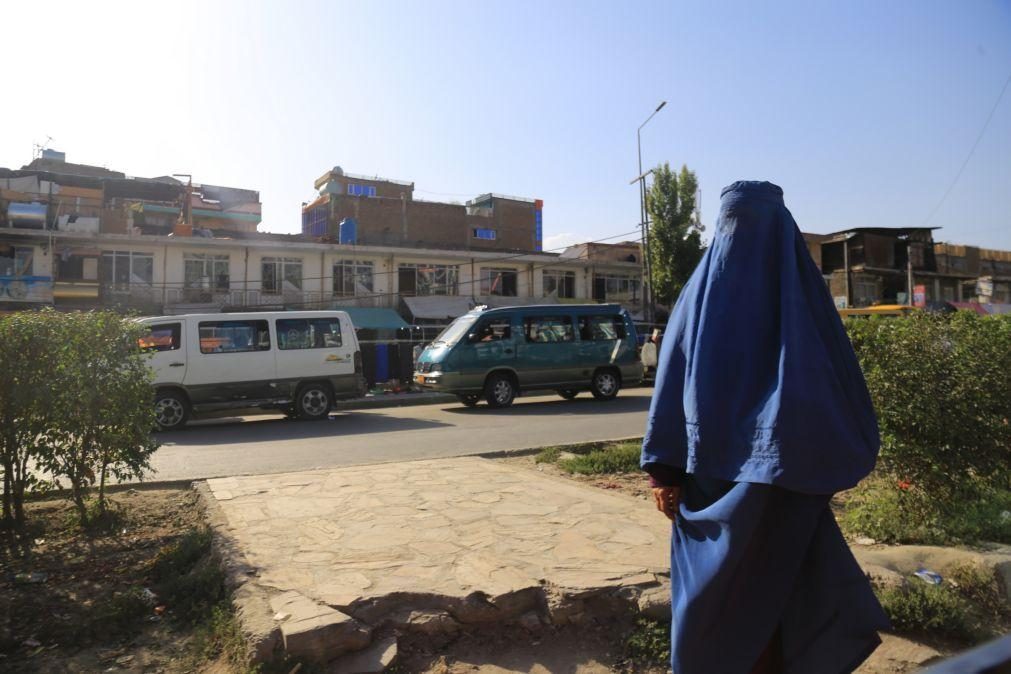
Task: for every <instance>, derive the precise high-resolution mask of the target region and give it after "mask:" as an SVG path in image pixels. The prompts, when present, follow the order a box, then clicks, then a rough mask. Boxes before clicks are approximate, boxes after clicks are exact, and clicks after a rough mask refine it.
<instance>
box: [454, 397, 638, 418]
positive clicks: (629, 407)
mask: <svg viewBox="0 0 1011 674" xmlns="http://www.w3.org/2000/svg"><path fill="white" fill-rule="evenodd" d="M649 401H650V399H649V396H648V395H641V394H640V395H625V396H619V397H617V398H615V399H614V400H597V399H596V398H594V397H593V396H592V395H591V394H590V393H589V392H586V393H580V394H579V397H578V398H576V399H575V400H564V399H563V398H558V400H536V401H531V402H527V401H525V400H524V399H523V398H517V399H516V402H514V403H513V405H512V407H505V408H501V409H496V408H494V407H488V405H487V403H484V402H481V403H478V405H477V407H465V406H463V405H462V404H460V405H453V406H449V407H445V408H443V411H444V412H452V413H453V414H467V415H470V414H473V415H475V416H482V415H488V416H508V417H529V416H550V415H567V414H593V415H598V414H624V413H627V412H645V411H646V410H647V409H649Z"/></svg>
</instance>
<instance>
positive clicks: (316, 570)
mask: <svg viewBox="0 0 1011 674" xmlns="http://www.w3.org/2000/svg"><path fill="white" fill-rule="evenodd" d="M208 485H209V488H210V491H211V493H212V494H213V497H214V499H215V501H216V502H217V503H218V504H219V506H220V509H221V511H222V513H223V515H224V519H225V520H226V526H225V531H226V535H227V537H228V538H229V539H231V541H232V542H233V544H234V547H235V548H236V549H238V550H240V551H241V553H242V555H244V557H245V562H246V563H247V564H248V565H249V566H251V567H252V569H254V570H255V574H256V576H255V581H254V582H255V583H256V585H257V586H259V587H260V588H262V589H263V590H264V592H265V593H266V595H267V597H268V600H269V601H270V603H271V611H275V610H276V613H275V615H274V616H273V617H274V618H275V619H276V622H278V623H279V624H280V631H281V633H282V634H281V638H282V640H283V642H284V643H285V644H286V645H287V647H288V650H289V651H291V650H292V646H293V645H297V643H298V641H299V638H301V637H299V638H294V637H292V638H289V637H290V635H291V634H294V633H296V632H299V630H300V629H301V628H298V627H296V626H294V623H295V622H298V621H299V620H302V622H303V623H305V624H309V623H311V624H312V625H313V626H315V627H314V628H318V627H319V625H318V623H319V621H320V620H321V618H320V615H322V614H321V611H322V613H326V612H327V611H332V612H333V613H337V614H338V616H337V617H335V618H334V619H333V620H330V621H329V622H328V621H326V620H324V622H325V623H327V625H328V626H329V627H328V628H329V629H331V631H333V630H335V629H338V628H339V629H340V630H343V631H344V632H347V633H349V634H353V637H354V644H353V646H352V645H349V646H347V647H342V646H337V647H336V649H331V650H330V651H329V652H323V651H320V650H319V649H320V648H323V647H321V646H319V645H318V644H317V645H312V646H309V647H307V650H306V652H307V653H311V654H313V655H314V657H317V658H323V659H325V658H328V657H332V656H333V655H334V654H339V653H340V652H341V651H347V650H353V649H357V648H361V647H362V646H361V634H362V633H363V631H365V632H367V631H369V630H381V629H382V628H383V626H384V625H387V626H388V625H391V624H392V625H394V626H396V627H398V628H411V627H414V628H417V629H420V630H436V631H439V630H441V631H452V630H454V629H459V628H460V626H461V623H464V624H465V623H481V622H488V621H495V620H513V619H521V621H525V623H524V624H527V625H531V626H532V627H533V626H534V623H536V622H538V621H543V622H551V623H555V624H559V623H564V622H566V621H570V620H571V621H577V620H578V619H579V618H580V616H581V615H582V613H583V611H584V609H585V608H586V606H585V605H586V601H587V598H590V597H600V596H602V595H606V594H608V593H610V594H611V595H615V594H616V593H619V594H620V593H622V592H623V593H624V594H623V597H624V600H625V601H631V602H633V603H635V602H640V603H641V600H642V599H643V595H645V594H649V593H652V594H653V596H655V597H659V598H661V600H662V597H663V596H664V594H665V593H666V590H665V589H664V587H663V583H665V582H666V575H667V573H668V544H669V535H670V528H669V524H668V523H667V522H666V520H665V519H664V518H663V517H662V516H660V515H659V514H658V513H657V512H656V511H655V509H654V508H653V507H652V505H651V504H648V503H646V502H644V501H637V500H635V499H633V498H631V497H628V496H624V495H621V494H611V493H608V492H605V491H602V490H599V489H594V488H590V487H583V486H580V485H578V484H575V483H571V482H567V481H562V480H559V479H556V478H551V477H546V476H542V475H539V474H537V473H534V472H532V471H529V470H525V469H521V468H513V467H510V466H506V465H503V464H501V463H498V462H495V461H491V460H487V459H480V458H459V459H450V460H437V461H418V462H409V463H396V464H381V465H374V466H365V467H355V468H346V469H340V470H326V471H312V472H303V473H291V474H282V475H268V476H255V477H235V478H222V479H214V480H209V481H208ZM285 593H287V594H285ZM293 597H295V598H297V599H298V601H303V602H304V601H308V602H309V604H308V606H309V607H310V608H304V607H303V608H304V610H301V613H299V611H298V610H296V611H294V612H293V611H289V610H288V609H285V608H283V607H284V606H288V607H289V608H290V607H291V606H296V605H297V604H298V602H297V601H296V602H295V603H292V601H293ZM312 606H317V607H318V609H319V610H312V609H311V607H312ZM545 607H546V608H545ZM279 608H280V609H281V610H277V609H279ZM668 610H669V609H668ZM348 616H351V617H353V618H354V619H355V620H356V621H357V622H358V625H357V628H354V629H351V628H349V627H348V625H347V624H346V623H347V617H348ZM303 619H304V620H303ZM306 620H308V622H306ZM337 623H340V624H339V625H338V626H336V627H335V625H336V624H337ZM303 636H304V635H303ZM327 638H328V639H329V643H332V642H333V638H332V636H331V637H327ZM289 642H290V643H289ZM324 651H325V648H324Z"/></svg>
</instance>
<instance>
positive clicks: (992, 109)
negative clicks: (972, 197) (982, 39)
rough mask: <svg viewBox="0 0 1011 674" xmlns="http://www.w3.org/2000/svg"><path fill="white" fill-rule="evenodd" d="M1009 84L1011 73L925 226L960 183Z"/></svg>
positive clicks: (924, 224) (1010, 82) (924, 223)
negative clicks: (959, 180)
mask: <svg viewBox="0 0 1011 674" xmlns="http://www.w3.org/2000/svg"><path fill="white" fill-rule="evenodd" d="M1009 84H1011V74H1008V77H1007V79H1006V80H1004V86H1003V87H1002V88H1001V90H1000V95H999V96H997V100H996V101H995V102H994V104H993V107H992V108H991V109H990V114H989V115H987V118H986V122H984V123H983V128H982V129H980V130H979V135H978V136H976V142H974V143H973V144H972V148H971V149H970V150H969V154H967V155H966V156H965V161H963V162H962V165H961V166H960V167H959V168H958V173H956V174H955V178H954V179H953V180H952V181H951V184H950V185H948V189H946V190H945V191H944V196H942V197H941V200H940V201H939V202H937V205H936V206H934V210H932V211H931V212H930V215H928V216H927V219H926V220H924V221H923V226H924V227H926V226H927V224H928V223H929V222H930V221H931V220H932V219H933V218H934V216H935V215H937V212H938V211H939V210H941V206H942V205H943V204H944V202H945V201H946V200H947V199H948V195H949V194H951V190H953V189H954V188H955V184H956V183H958V179H959V178H961V177H962V172H963V171H964V170H965V167H966V166H967V165H968V164H969V160H970V159H972V155H973V154H974V153H975V152H976V148H977V147H978V146H979V142H980V141H981V140H983V134H985V133H986V130H987V127H989V126H990V121H991V120H992V119H993V116H994V113H995V112H997V107H998V106H1000V102H1001V100H1002V99H1003V98H1004V93H1005V92H1007V88H1008V85H1009Z"/></svg>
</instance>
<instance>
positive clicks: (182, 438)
mask: <svg viewBox="0 0 1011 674" xmlns="http://www.w3.org/2000/svg"><path fill="white" fill-rule="evenodd" d="M450 426H452V424H447V423H443V422H441V421H430V420H428V419H416V418H410V417H409V418H404V417H394V416H388V415H386V414H378V413H376V412H370V413H369V414H355V413H353V412H346V413H336V414H331V415H330V417H329V418H328V419H327V420H326V421H294V420H291V419H285V418H277V417H273V418H264V419H254V420H249V421H247V420H244V419H240V418H238V417H226V418H219V419H204V420H200V421H197V422H195V423H192V424H190V425H189V426H187V427H186V428H183V429H182V430H178V431H171V432H167V433H158V434H157V435H156V436H155V437H157V439H158V440H160V441H161V443H162V444H163V445H166V446H168V445H174V446H177V447H185V446H186V445H234V444H240V443H257V442H279V441H284V440H305V439H311V438H320V439H326V438H331V437H347V436H350V435H362V434H367V433H388V432H396V431H416V430H428V429H432V428H445V427H450Z"/></svg>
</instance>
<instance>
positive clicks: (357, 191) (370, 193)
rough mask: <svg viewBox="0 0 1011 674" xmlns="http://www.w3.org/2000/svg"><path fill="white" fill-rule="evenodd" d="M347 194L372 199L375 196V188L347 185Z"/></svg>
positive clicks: (353, 184)
mask: <svg viewBox="0 0 1011 674" xmlns="http://www.w3.org/2000/svg"><path fill="white" fill-rule="evenodd" d="M348 194H350V195H351V196H353V197H374V196H376V188H375V187H374V186H372V185H358V184H357V183H348Z"/></svg>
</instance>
